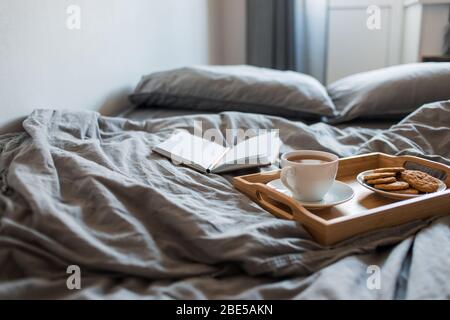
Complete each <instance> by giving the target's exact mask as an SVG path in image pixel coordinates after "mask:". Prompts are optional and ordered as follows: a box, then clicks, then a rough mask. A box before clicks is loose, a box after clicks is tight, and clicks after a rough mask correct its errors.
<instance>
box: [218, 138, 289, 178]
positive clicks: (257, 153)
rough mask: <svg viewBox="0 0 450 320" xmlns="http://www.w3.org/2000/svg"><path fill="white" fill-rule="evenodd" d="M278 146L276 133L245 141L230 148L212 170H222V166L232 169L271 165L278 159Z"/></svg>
mask: <svg viewBox="0 0 450 320" xmlns="http://www.w3.org/2000/svg"><path fill="white" fill-rule="evenodd" d="M280 145H281V141H280V139H279V137H278V134H277V132H270V133H266V134H262V135H259V136H256V137H253V138H250V139H247V140H245V141H242V142H240V143H238V144H237V145H235V146H234V147H232V148H230V150H229V151H228V152H227V153H226V154H225V156H224V157H223V159H222V161H220V162H219V163H218V165H217V166H216V167H215V168H214V169H218V170H223V167H224V166H230V165H233V167H234V166H235V165H250V166H251V165H264V164H269V163H272V162H273V161H275V159H276V158H277V157H278V153H279V150H280ZM219 168H220V169H219ZM213 171H214V170H213Z"/></svg>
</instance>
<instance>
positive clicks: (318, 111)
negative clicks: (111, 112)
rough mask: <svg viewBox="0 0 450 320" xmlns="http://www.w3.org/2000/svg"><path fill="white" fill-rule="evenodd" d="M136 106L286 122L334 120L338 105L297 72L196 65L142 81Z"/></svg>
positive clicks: (313, 81)
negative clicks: (270, 116)
mask: <svg viewBox="0 0 450 320" xmlns="http://www.w3.org/2000/svg"><path fill="white" fill-rule="evenodd" d="M130 101H131V102H132V103H133V104H134V105H137V106H163V107H172V108H177V109H192V110H205V111H206V110H207V111H216V112H217V111H244V112H254V113H265V114H273V115H279V116H285V117H294V118H301V117H311V116H314V117H319V116H333V115H335V113H334V106H333V103H332V102H331V99H330V98H329V97H328V94H327V92H326V89H325V87H323V86H322V85H321V84H320V83H319V82H318V81H317V80H316V79H314V78H312V77H310V76H307V75H305V74H301V73H297V72H292V71H278V70H272V69H264V68H258V67H251V66H245V65H241V66H195V67H185V68H179V69H174V70H168V71H162V72H156V73H152V74H150V75H148V76H145V77H143V78H142V80H141V81H140V83H139V84H138V86H137V88H136V90H135V92H134V93H133V94H131V95H130Z"/></svg>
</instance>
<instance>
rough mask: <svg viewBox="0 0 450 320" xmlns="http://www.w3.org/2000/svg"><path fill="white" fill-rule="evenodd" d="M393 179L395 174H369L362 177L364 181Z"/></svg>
mask: <svg viewBox="0 0 450 320" xmlns="http://www.w3.org/2000/svg"><path fill="white" fill-rule="evenodd" d="M388 177H395V172H380V173H369V174H367V175H365V176H364V180H366V181H367V180H375V179H381V178H388Z"/></svg>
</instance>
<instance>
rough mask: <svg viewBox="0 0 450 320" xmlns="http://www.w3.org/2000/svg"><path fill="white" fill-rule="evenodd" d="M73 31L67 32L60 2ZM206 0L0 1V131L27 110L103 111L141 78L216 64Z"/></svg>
mask: <svg viewBox="0 0 450 320" xmlns="http://www.w3.org/2000/svg"><path fill="white" fill-rule="evenodd" d="M71 4H76V5H79V6H80V7H81V10H82V11H81V30H72V31H71V30H68V29H67V27H66V20H67V17H68V14H67V13H66V10H67V7H68V5H71ZM209 13H211V10H210V7H209V6H208V0H38V1H36V0H0V128H2V129H0V130H2V131H5V130H9V129H10V128H11V125H14V123H17V121H18V119H20V118H21V117H23V116H26V115H27V114H29V113H30V112H31V111H32V110H33V109H35V108H55V109H63V108H64V109H65V108H70V109H90V110H100V111H101V112H103V113H106V114H110V113H113V112H116V111H117V110H118V109H119V108H120V107H122V106H123V105H124V104H126V95H127V94H128V93H129V92H130V91H132V90H133V89H134V86H135V85H136V84H137V82H138V81H139V79H140V77H141V75H142V74H145V73H149V72H151V71H154V70H158V69H163V68H170V67H177V66H181V65H186V64H207V63H209V62H211V61H214V60H217V57H214V54H215V53H216V51H214V50H213V48H212V47H211V39H212V36H211V35H210V34H209V33H208V30H209V25H210V24H213V23H214V16H212V17H209Z"/></svg>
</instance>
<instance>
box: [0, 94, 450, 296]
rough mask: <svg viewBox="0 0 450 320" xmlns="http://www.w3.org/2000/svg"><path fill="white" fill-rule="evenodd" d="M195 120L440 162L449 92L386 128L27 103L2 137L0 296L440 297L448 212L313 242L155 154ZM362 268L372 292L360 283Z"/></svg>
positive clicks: (212, 180)
mask: <svg viewBox="0 0 450 320" xmlns="http://www.w3.org/2000/svg"><path fill="white" fill-rule="evenodd" d="M194 120H201V121H202V124H203V129H204V130H206V129H208V128H217V129H219V130H221V132H224V130H225V129H226V128H243V129H247V128H266V129H271V128H278V129H280V137H281V139H282V141H283V143H284V146H283V149H282V151H287V150H290V149H296V148H304V149H305V148H308V149H318V150H327V151H331V152H334V153H336V154H338V155H340V156H349V155H353V154H360V153H366V152H372V151H381V152H386V153H389V154H412V155H419V156H423V157H426V158H429V159H432V160H436V161H439V162H442V163H445V164H450V128H449V125H450V101H448V102H443V103H435V104H429V105H425V106H423V107H422V108H420V109H419V110H417V111H416V112H415V113H413V114H412V115H410V116H409V117H408V118H406V119H405V120H403V121H402V122H400V123H399V124H397V125H394V126H393V127H392V128H390V129H389V130H372V129H362V128H346V129H337V128H335V127H332V126H329V125H326V124H315V125H311V126H307V125H305V124H303V123H301V122H290V121H288V120H284V119H281V118H276V117H270V116H261V115H255V114H242V113H235V112H230V113H228V112H225V113H221V114H217V115H203V116H201V115H198V116H186V117H177V118H167V119H155V120H150V121H145V122H136V121H130V120H126V119H121V118H107V117H102V116H100V115H99V114H97V113H93V112H59V111H52V110H37V111H35V112H33V113H32V114H31V115H30V116H29V117H28V118H27V119H26V120H25V121H24V123H23V127H24V129H25V132H23V133H17V134H7V135H3V136H0V189H1V192H0V298H2V299H17V298H87V299H103V298H108V299H115V298H119V299H129V298H132V299H142V298H145V299H148V298H152V299H155V298H156V299H173V298H175V299H178V298H187V299H203V298H213V299H220V298H226V299H260V298H267V299H269V298H272V299H291V298H295V299H299V298H311V299H312V298H318V299H339V298H351V299H358V298H361V299H394V298H396V299H414V298H447V299H448V298H450V280H449V277H448V272H449V270H450V217H448V216H445V217H440V218H433V219H430V220H426V221H415V222H411V223H408V224H405V225H401V226H398V227H395V228H389V229H383V230H380V231H377V232H372V233H369V234H366V235H362V236H359V237H356V238H353V239H350V240H347V241H345V242H342V243H339V244H337V245H335V246H333V247H323V246H320V245H318V244H317V243H315V242H314V241H313V240H312V239H311V238H310V236H309V235H308V233H307V232H306V231H305V230H304V229H303V228H302V226H301V225H299V224H297V223H295V222H291V221H284V220H279V219H275V218H274V217H272V216H271V215H270V214H269V213H267V212H265V211H264V210H262V209H261V208H260V207H258V206H257V205H256V204H254V203H252V202H251V201H249V200H248V198H247V197H246V196H245V195H243V194H241V193H239V192H238V191H236V190H235V189H234V188H233V186H232V184H231V182H230V176H221V175H214V174H211V175H204V174H200V173H197V172H196V171H193V170H191V169H189V168H186V167H182V166H175V165H173V164H172V163H171V162H170V161H169V160H167V159H165V158H162V157H161V156H159V155H157V154H155V153H152V151H151V148H152V147H153V146H155V144H157V143H159V142H161V141H163V140H164V139H166V138H167V137H169V135H170V134H171V133H172V131H173V130H174V129H176V128H186V129H188V130H192V126H193V123H194ZM266 170H267V168H266ZM70 265H76V266H79V268H80V271H81V289H80V290H77V289H75V290H69V289H68V287H67V279H68V277H69V276H70V275H71V274H70V273H69V274H68V273H67V268H68V266H70ZM373 265H375V266H378V267H379V268H380V270H381V274H380V283H379V284H380V286H379V288H378V289H377V288H373V287H371V286H368V285H367V283H368V279H369V277H370V276H371V274H370V272H369V270H370V269H368V267H369V266H373Z"/></svg>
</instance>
